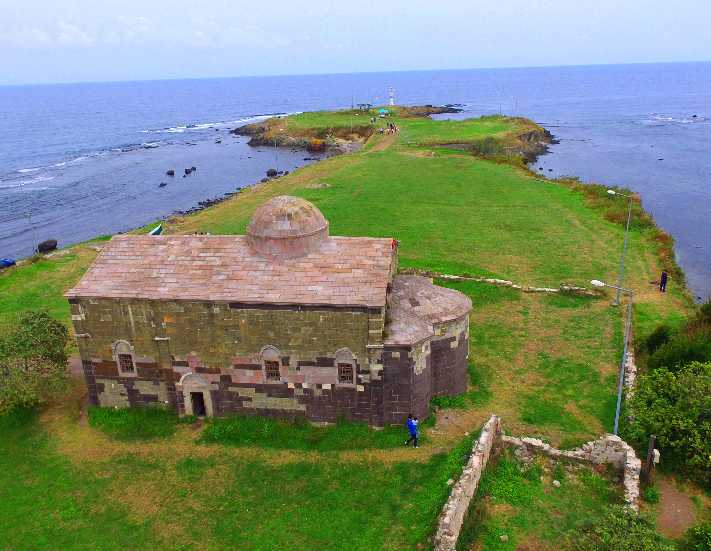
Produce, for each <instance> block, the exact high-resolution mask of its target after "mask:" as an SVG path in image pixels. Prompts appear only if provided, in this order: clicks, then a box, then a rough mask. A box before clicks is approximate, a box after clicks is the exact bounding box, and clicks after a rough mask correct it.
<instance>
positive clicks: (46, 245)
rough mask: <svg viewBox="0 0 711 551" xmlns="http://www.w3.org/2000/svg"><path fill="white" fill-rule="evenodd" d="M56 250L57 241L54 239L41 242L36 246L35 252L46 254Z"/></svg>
mask: <svg viewBox="0 0 711 551" xmlns="http://www.w3.org/2000/svg"><path fill="white" fill-rule="evenodd" d="M56 248H57V240H56V239H47V240H46V241H42V243H40V244H39V245H37V252H38V253H48V252H49V251H53V250H55V249H56Z"/></svg>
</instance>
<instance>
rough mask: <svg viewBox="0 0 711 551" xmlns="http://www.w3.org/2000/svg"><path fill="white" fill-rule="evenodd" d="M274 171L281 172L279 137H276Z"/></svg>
mask: <svg viewBox="0 0 711 551" xmlns="http://www.w3.org/2000/svg"><path fill="white" fill-rule="evenodd" d="M274 165H275V167H274V170H276V171H277V172H279V150H278V149H277V137H276V135H275V136H274Z"/></svg>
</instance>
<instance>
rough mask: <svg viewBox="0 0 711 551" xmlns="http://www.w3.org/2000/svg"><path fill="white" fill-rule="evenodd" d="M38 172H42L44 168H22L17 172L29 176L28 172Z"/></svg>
mask: <svg viewBox="0 0 711 551" xmlns="http://www.w3.org/2000/svg"><path fill="white" fill-rule="evenodd" d="M38 170H42V167H41V166H36V167H33V168H21V169H19V170H18V171H17V172H19V173H20V174H27V173H28V172H37V171H38Z"/></svg>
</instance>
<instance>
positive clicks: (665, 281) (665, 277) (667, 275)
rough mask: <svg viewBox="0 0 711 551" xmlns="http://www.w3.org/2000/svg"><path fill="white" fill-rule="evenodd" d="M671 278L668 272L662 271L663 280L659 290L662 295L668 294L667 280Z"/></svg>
mask: <svg viewBox="0 0 711 551" xmlns="http://www.w3.org/2000/svg"><path fill="white" fill-rule="evenodd" d="M668 278H669V274H667V272H666V270H662V278H661V279H660V280H659V290H660V291H661V292H662V293H666V292H667V279H668Z"/></svg>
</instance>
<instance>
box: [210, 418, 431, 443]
mask: <svg viewBox="0 0 711 551" xmlns="http://www.w3.org/2000/svg"><path fill="white" fill-rule="evenodd" d="M404 435H405V433H404V431H403V429H402V427H392V426H391V427H385V428H384V429H382V430H374V429H371V428H370V427H369V426H368V425H366V424H364V423H349V422H347V421H339V422H338V423H336V424H335V425H329V426H327V427H317V426H314V425H311V424H310V423H308V422H306V421H303V420H299V421H296V422H289V421H278V420H274V419H267V418H263V417H247V416H235V417H227V418H222V419H210V420H209V421H208V423H207V426H206V427H205V430H204V431H203V433H202V437H201V441H202V442H205V443H209V444H229V445H232V446H260V447H263V448H273V449H290V450H316V451H321V452H326V451H339V450H358V449H361V450H365V449H391V448H400V447H402V445H403V441H404ZM423 441H424V440H423Z"/></svg>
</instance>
